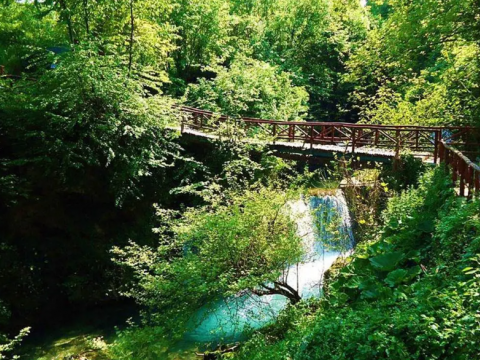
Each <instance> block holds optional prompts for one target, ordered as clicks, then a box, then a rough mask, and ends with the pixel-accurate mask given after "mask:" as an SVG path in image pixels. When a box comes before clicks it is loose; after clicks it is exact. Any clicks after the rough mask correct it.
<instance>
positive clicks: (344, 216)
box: [183, 190, 354, 343]
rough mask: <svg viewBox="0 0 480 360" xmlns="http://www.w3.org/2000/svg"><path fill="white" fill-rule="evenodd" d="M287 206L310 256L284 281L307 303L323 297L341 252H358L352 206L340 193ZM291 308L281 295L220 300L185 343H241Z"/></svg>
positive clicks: (196, 318) (196, 319)
mask: <svg viewBox="0 0 480 360" xmlns="http://www.w3.org/2000/svg"><path fill="white" fill-rule="evenodd" d="M288 205H289V206H288V208H289V211H290V214H291V216H292V217H294V219H295V221H296V223H297V226H298V227H297V232H298V235H299V236H301V237H302V239H303V246H304V247H305V257H304V259H303V261H302V262H301V263H299V264H297V265H294V266H292V267H290V268H288V269H285V271H284V273H283V275H282V276H283V279H282V280H284V281H286V282H287V283H288V285H290V286H291V287H293V288H294V289H296V290H297V291H298V293H299V294H300V296H301V297H302V298H304V299H305V298H309V297H318V296H320V294H321V288H322V282H323V276H324V274H325V272H326V271H327V270H328V269H329V268H330V266H331V265H332V264H333V263H334V261H335V260H336V259H337V258H338V257H339V256H341V255H342V253H343V254H345V253H346V252H349V251H351V249H352V248H353V244H354V242H353V235H352V229H351V220H350V216H349V212H348V207H347V203H346V201H345V197H344V196H343V193H342V192H341V190H338V191H337V192H336V194H335V195H334V196H333V195H326V196H322V197H316V196H312V197H310V198H309V199H304V198H301V199H298V200H297V201H292V202H290V203H289V204H288ZM332 224H333V226H332ZM334 239H336V240H335V241H334ZM338 239H340V241H339V240H338ZM287 303H288V300H287V299H286V298H285V297H284V296H281V295H267V296H257V295H253V294H240V295H238V296H236V297H229V298H226V299H221V300H218V301H216V302H214V303H211V304H209V305H206V306H205V307H203V308H202V309H200V310H199V311H198V312H197V314H196V315H195V316H194V317H193V318H192V320H191V321H192V324H196V323H199V325H198V326H196V327H195V330H194V331H191V332H189V333H188V334H186V335H185V338H184V341H183V343H220V342H223V343H225V342H234V341H238V340H241V339H242V337H243V335H244V333H245V332H246V330H248V329H258V328H261V327H263V326H265V325H267V324H268V323H270V322H272V321H273V320H274V319H275V317H276V316H277V315H278V314H279V312H280V311H281V310H282V309H283V308H285V306H286V305H287Z"/></svg>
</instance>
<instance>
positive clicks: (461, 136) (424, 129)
mask: <svg viewBox="0 0 480 360" xmlns="http://www.w3.org/2000/svg"><path fill="white" fill-rule="evenodd" d="M179 110H180V114H181V117H182V122H181V128H180V131H181V132H182V133H185V134H190V135H193V136H196V137H201V138H210V139H218V138H221V136H220V135H219V132H218V131H217V130H218V129H222V130H227V132H228V133H230V134H232V133H233V132H239V134H241V136H242V141H246V142H251V143H256V142H259V143H260V142H262V141H260V140H259V138H264V139H266V140H265V141H266V142H267V143H268V144H269V146H273V147H275V148H276V149H278V150H280V151H279V152H286V153H290V155H293V156H298V152H302V154H303V156H305V155H308V156H322V155H330V157H333V154H345V155H349V156H358V157H360V158H363V160H375V161H376V160H377V159H379V158H380V159H392V158H394V159H398V158H399V156H400V153H401V151H402V150H409V151H410V152H411V153H412V154H413V155H414V156H415V157H417V158H419V159H421V160H422V161H424V162H426V163H432V164H437V163H439V162H440V163H442V162H443V163H445V164H446V165H447V166H449V167H450V168H451V170H452V171H451V173H452V180H453V182H454V184H455V185H458V187H459V189H460V195H462V196H470V197H471V196H473V194H474V193H477V194H478V193H480V167H479V166H478V165H477V164H475V163H473V162H472V161H470V160H469V159H468V158H467V156H466V155H472V154H478V153H479V149H480V131H479V129H478V128H473V127H466V126H465V127H461V126H456V127H439V126H433V127H428V126H411V125H405V126H394V125H369V124H349V123H334V122H330V123H328V122H299V121H274V120H264V119H254V118H231V117H228V116H226V115H222V114H215V113H213V112H211V111H205V110H201V109H195V108H191V107H186V106H183V107H179ZM217 133H218V134H217ZM237 136H238V134H237ZM265 141H263V143H264V142H265ZM459 150H460V151H459Z"/></svg>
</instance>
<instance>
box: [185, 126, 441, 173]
mask: <svg viewBox="0 0 480 360" xmlns="http://www.w3.org/2000/svg"><path fill="white" fill-rule="evenodd" d="M177 130H180V129H178V128H177ZM183 133H184V134H190V135H193V136H197V137H200V138H206V139H219V138H220V137H219V136H218V135H215V134H213V133H205V132H202V131H199V130H194V129H189V128H185V129H184V130H183ZM243 141H245V142H249V143H262V141H260V140H255V139H248V138H247V139H243ZM270 145H274V146H275V147H277V148H282V150H286V151H287V150H289V149H291V150H297V151H304V152H310V153H332V154H333V153H337V154H346V155H356V156H359V157H362V156H368V157H381V158H386V159H393V158H394V157H395V151H394V150H390V149H379V148H373V147H368V146H364V147H359V148H356V149H353V146H351V145H349V144H348V143H338V144H333V145H331V144H311V145H310V144H309V143H307V142H300V141H291V142H287V141H275V144H270ZM412 154H413V156H414V157H415V158H417V159H420V160H422V161H423V162H425V163H430V164H433V163H434V161H433V156H432V154H431V153H430V152H426V151H423V152H420V151H417V152H412Z"/></svg>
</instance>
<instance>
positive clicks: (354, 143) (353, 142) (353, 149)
mask: <svg viewBox="0 0 480 360" xmlns="http://www.w3.org/2000/svg"><path fill="white" fill-rule="evenodd" d="M356 142H357V139H356V138H355V128H353V129H352V154H355V145H356Z"/></svg>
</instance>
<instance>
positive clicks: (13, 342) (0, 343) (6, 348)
mask: <svg viewBox="0 0 480 360" xmlns="http://www.w3.org/2000/svg"><path fill="white" fill-rule="evenodd" d="M29 332H30V328H25V329H22V330H21V331H20V333H19V334H18V335H17V336H15V337H14V338H13V339H8V338H7V337H6V336H5V335H3V334H1V333H0V360H9V359H12V360H14V359H18V356H16V355H14V354H12V351H13V350H14V349H15V348H16V347H18V345H19V344H20V343H21V342H22V340H23V338H24V337H26V336H27V335H28V334H29Z"/></svg>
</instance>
